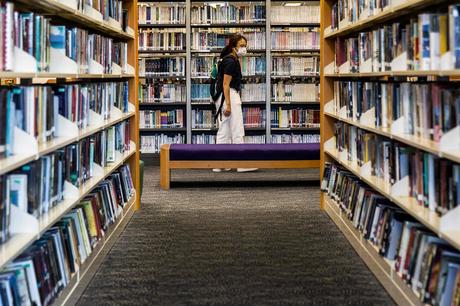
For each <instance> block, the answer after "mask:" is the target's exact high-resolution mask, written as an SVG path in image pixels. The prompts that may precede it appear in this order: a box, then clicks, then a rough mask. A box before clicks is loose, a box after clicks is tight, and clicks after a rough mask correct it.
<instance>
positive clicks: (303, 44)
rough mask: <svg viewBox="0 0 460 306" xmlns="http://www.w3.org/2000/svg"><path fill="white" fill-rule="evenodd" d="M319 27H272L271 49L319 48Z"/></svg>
mask: <svg viewBox="0 0 460 306" xmlns="http://www.w3.org/2000/svg"><path fill="white" fill-rule="evenodd" d="M319 42H320V39H319V28H309V29H307V28H282V27H280V28H276V27H275V28H272V32H271V48H272V50H274V51H276V50H319Z"/></svg>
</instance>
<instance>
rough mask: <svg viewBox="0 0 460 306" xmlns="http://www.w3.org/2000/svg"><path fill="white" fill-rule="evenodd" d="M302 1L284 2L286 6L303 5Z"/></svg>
mask: <svg viewBox="0 0 460 306" xmlns="http://www.w3.org/2000/svg"><path fill="white" fill-rule="evenodd" d="M301 5H302V3H301V2H287V3H285V4H284V6H301Z"/></svg>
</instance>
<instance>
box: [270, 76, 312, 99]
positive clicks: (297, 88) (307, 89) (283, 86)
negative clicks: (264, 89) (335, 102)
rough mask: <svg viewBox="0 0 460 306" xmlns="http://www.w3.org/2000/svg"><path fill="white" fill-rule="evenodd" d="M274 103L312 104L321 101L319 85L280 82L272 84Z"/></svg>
mask: <svg viewBox="0 0 460 306" xmlns="http://www.w3.org/2000/svg"><path fill="white" fill-rule="evenodd" d="M272 101H275V102H306V101H307V102H310V101H319V84H315V83H293V82H292V81H278V82H273V83H272Z"/></svg>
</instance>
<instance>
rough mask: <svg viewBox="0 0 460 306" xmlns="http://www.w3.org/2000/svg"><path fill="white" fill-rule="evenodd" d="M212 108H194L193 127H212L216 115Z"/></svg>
mask: <svg viewBox="0 0 460 306" xmlns="http://www.w3.org/2000/svg"><path fill="white" fill-rule="evenodd" d="M213 113H214V112H213V111H211V110H203V109H192V129H210V128H213V127H214V115H213Z"/></svg>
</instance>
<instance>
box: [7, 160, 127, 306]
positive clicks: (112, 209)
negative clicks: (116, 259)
mask: <svg viewBox="0 0 460 306" xmlns="http://www.w3.org/2000/svg"><path fill="white" fill-rule="evenodd" d="M133 192H134V187H133V182H132V179H131V174H130V169H129V167H128V166H127V165H124V166H122V167H120V168H119V169H118V170H117V171H115V172H114V173H112V174H111V175H110V176H108V177H107V179H105V180H103V181H102V182H100V183H99V185H98V186H97V187H96V188H95V189H94V190H93V191H91V192H90V193H89V194H87V195H86V196H85V197H84V198H83V199H82V200H81V201H80V203H78V204H77V205H76V206H75V207H74V208H73V209H72V210H70V211H69V212H68V213H67V214H65V215H64V216H62V218H61V219H60V220H59V221H58V222H56V223H55V224H54V225H52V226H51V227H50V228H49V229H48V230H47V231H46V232H45V233H44V234H43V235H42V236H41V237H40V239H38V240H37V241H35V242H34V243H33V244H32V245H31V246H30V247H28V248H27V249H26V250H25V251H24V252H23V253H22V254H21V255H19V256H18V257H17V258H16V259H15V260H14V261H13V262H11V263H9V264H7V265H6V266H5V267H4V268H3V269H2V270H1V271H0V284H1V286H2V288H3V289H2V290H1V292H0V296H1V298H2V300H3V301H4V304H5V305H51V304H52V303H53V302H54V301H55V300H56V298H57V297H58V296H59V293H60V292H61V291H62V290H63V289H64V288H66V287H67V286H69V284H70V282H71V280H72V279H73V278H75V277H78V276H77V273H78V271H79V269H80V268H81V266H82V264H83V263H85V262H86V260H87V259H88V258H89V256H90V255H91V253H92V252H93V250H94V248H95V247H96V246H97V244H98V243H103V242H102V240H103V238H104V235H105V234H107V232H108V230H109V228H110V226H111V225H112V224H113V223H115V221H116V220H117V219H118V218H119V217H120V216H121V214H122V209H123V207H124V206H125V205H126V203H127V202H128V200H129V199H130V198H131V197H132V196H133V194H134V193H133Z"/></svg>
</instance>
